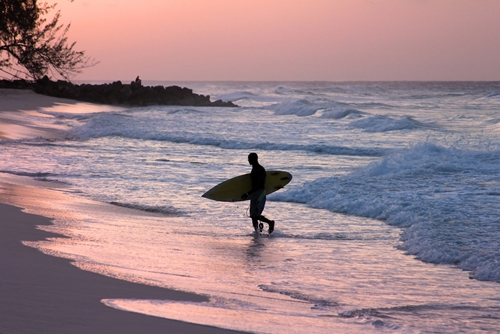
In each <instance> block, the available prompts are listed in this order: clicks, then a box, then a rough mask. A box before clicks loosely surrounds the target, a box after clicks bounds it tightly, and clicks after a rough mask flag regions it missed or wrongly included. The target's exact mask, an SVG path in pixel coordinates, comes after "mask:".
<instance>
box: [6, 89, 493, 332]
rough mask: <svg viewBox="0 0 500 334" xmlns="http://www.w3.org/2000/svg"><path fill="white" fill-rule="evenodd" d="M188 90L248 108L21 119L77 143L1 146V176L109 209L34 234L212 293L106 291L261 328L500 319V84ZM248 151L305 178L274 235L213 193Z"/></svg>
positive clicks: (386, 328) (118, 273)
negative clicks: (56, 235)
mask: <svg viewBox="0 0 500 334" xmlns="http://www.w3.org/2000/svg"><path fill="white" fill-rule="evenodd" d="M145 84H154V85H158V84H164V85H167V84H172V83H167V82H154V83H148V82H145ZM176 84H179V85H181V86H188V87H190V88H193V89H194V91H195V92H196V93H200V94H209V95H211V96H212V100H215V99H219V98H220V99H223V100H231V101H233V102H235V103H236V104H238V105H239V106H240V107H239V108H208V107H179V106H150V107H137V108H126V107H123V108H111V107H107V106H96V105H91V104H86V103H79V104H76V105H58V106H55V107H53V108H45V109H40V110H38V113H30V114H29V115H24V116H23V117H24V121H29V122H31V123H32V124H36V125H38V126H43V127H54V128H57V129H59V130H62V131H64V132H65V134H66V135H65V138H66V139H64V140H55V141H54V140H51V141H47V140H44V139H29V140H15V141H2V142H0V148H1V149H0V156H1V160H0V170H1V171H2V172H3V173H8V174H15V175H21V176H27V177H30V178H33V179H36V180H38V181H42V182H43V184H46V185H47V187H49V188H50V187H56V188H58V189H62V191H64V192H65V193H67V194H69V195H70V196H72V197H74V198H76V199H78V198H80V199H81V202H82V203H84V202H85V203H97V204H93V205H94V206H92V204H89V205H86V206H85V205H83V204H82V206H79V205H78V201H79V200H75V202H73V203H66V204H61V207H60V208H59V210H60V211H65V212H78V215H73V216H72V215H67V214H66V215H60V216H59V218H57V219H56V222H55V223H56V225H55V226H54V227H53V228H51V230H53V231H58V232H61V233H63V234H66V235H69V236H71V239H54V240H51V241H45V242H39V243H32V244H31V245H32V246H35V247H38V248H39V249H41V250H42V251H44V252H46V253H49V254H53V255H57V256H63V257H68V258H71V259H74V260H75V261H76V265H77V266H79V267H80V268H82V269H85V270H91V271H95V272H99V273H102V274H104V275H109V276H112V277H117V278H121V279H126V280H130V281H134V282H140V283H144V284H153V285H159V286H164V287H169V288H174V289H181V290H185V291H192V292H196V293H200V294H204V295H207V296H209V298H210V301H209V302H207V303H201V304H199V303H190V302H185V303H183V302H171V301H167V300H120V299H105V300H103V303H105V304H106V305H108V306H110V307H115V308H118V309H123V310H127V311H133V312H141V313H145V314H150V315H155V316H160V317H165V318H171V319H178V320H183V321H188V322H195V323H200V324H207V325H214V326H220V327H224V328H231V329H238V330H247V331H252V332H258V333H285V332H286V333H304V332H307V333H325V332H332V331H336V332H346V333H347V332H349V333H356V332H360V333H361V332H374V333H378V332H404V333H419V332H448V333H458V332H466V333H470V332H478V331H490V332H495V331H498V328H499V326H500V285H499V282H500V218H499V217H500V201H499V200H500V83H498V82H484V83H477V82H456V83H423V82H418V83H411V82H404V83H401V82H395V83H390V82H384V83H375V82H373V83H362V82H361V83H352V82H351V83H330V82H296V83H287V82H276V83H273V82H264V83H258V82H243V83H239V82H228V83H221V82H219V83H195V82H191V83H176ZM250 152H256V153H258V155H259V160H260V162H261V164H262V165H263V166H264V167H266V169H268V170H285V171H288V172H290V173H292V174H293V180H292V182H291V183H290V184H289V185H288V186H287V187H286V188H285V189H283V190H280V191H278V192H276V193H274V194H272V195H270V196H268V203H267V205H266V208H265V211H264V215H266V216H267V217H269V218H270V219H273V220H275V221H276V229H275V232H274V233H273V234H272V235H271V236H268V235H267V233H266V230H267V227H266V228H265V229H264V232H263V234H262V235H261V236H255V235H254V234H253V231H252V230H253V229H252V225H251V220H250V219H249V218H248V202H237V203H221V202H215V201H210V200H207V199H205V198H202V197H201V195H202V194H203V193H204V192H205V191H207V190H208V189H210V188H211V187H213V186H215V185H216V184H218V183H219V182H222V181H223V180H225V179H228V178H231V177H234V176H237V175H240V174H244V173H248V172H249V171H250V168H251V166H249V165H248V162H247V155H248V153H250ZM87 201H89V202H87ZM99 203H102V204H99ZM54 205H55V204H54ZM100 205H102V206H104V207H106V206H107V207H115V208H120V209H125V208H128V209H134V210H124V211H120V210H111V209H110V210H103V209H102V208H100V209H99V210H92V208H93V207H97V206H100ZM125 212H126V213H125ZM75 217H77V218H75ZM103 298H104V297H103Z"/></svg>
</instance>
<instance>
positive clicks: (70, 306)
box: [0, 203, 238, 334]
mask: <svg viewBox="0 0 500 334" xmlns="http://www.w3.org/2000/svg"><path fill="white" fill-rule="evenodd" d="M0 212H1V216H2V219H1V220H2V221H1V229H2V233H0V259H1V260H0V263H2V276H1V282H2V283H1V284H0V289H1V290H2V291H1V295H2V303H0V332H2V333H15V332H18V333H19V332H28V333H165V332H169V333H221V334H222V333H238V332H236V331H231V330H225V329H221V328H216V327H210V326H203V325H197V324H191V323H185V322H181V321H176V320H170V319H165V318H156V317H152V316H148V315H143V314H139V313H131V312H124V311H120V310H117V309H114V308H111V307H108V306H106V305H104V304H103V303H102V301H101V300H102V299H105V298H113V299H114V298H124V299H168V300H184V301H195V302H203V301H206V300H207V298H206V297H204V296H200V295H195V294H192V293H187V292H182V291H175V290H170V289H166V288H160V287H154V286H148V285H142V284H137V283H132V282H127V281H121V280H118V279H114V278H110V277H106V276H102V275H99V274H96V273H92V272H88V271H84V270H82V269H79V268H77V267H75V266H73V265H71V262H72V261H71V260H68V259H64V258H58V257H53V256H50V255H46V254H43V253H42V252H40V251H39V250H37V249H35V248H32V247H29V246H25V245H23V244H22V242H23V241H40V240H46V239H47V238H54V237H65V236H62V235H58V234H54V233H52V232H47V231H43V230H40V229H37V226H47V225H52V222H51V219H49V218H47V217H43V216H39V215H33V214H28V213H25V212H22V210H21V209H20V208H19V207H16V206H12V205H8V204H4V203H0Z"/></svg>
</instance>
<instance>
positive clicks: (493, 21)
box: [51, 0, 500, 81]
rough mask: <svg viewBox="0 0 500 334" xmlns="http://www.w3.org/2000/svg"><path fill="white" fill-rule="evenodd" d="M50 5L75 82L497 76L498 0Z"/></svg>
mask: <svg viewBox="0 0 500 334" xmlns="http://www.w3.org/2000/svg"><path fill="white" fill-rule="evenodd" d="M53 2H54V1H51V3H53ZM57 2H58V6H57V8H58V9H59V10H61V14H62V18H61V22H62V23H71V29H70V31H69V38H70V41H76V42H77V44H76V49H77V50H86V51H87V53H88V55H90V56H92V57H94V58H95V59H96V60H98V61H99V62H100V63H99V64H98V65H96V66H95V67H93V68H89V69H86V70H84V72H83V73H82V74H80V75H78V76H77V77H75V78H74V79H81V80H132V79H134V78H135V77H136V76H137V75H140V76H141V78H142V79H143V80H195V81H198V80H199V81H202V80H235V81H245V80H249V81H251V80H262V81H264V80H265V81H269V80H272V81H282V80H283V81H288V80H290V81H301V80H308V81H310V80H322V81H323V80H324V81H351V80H370V81H372V80H500V0H75V1H74V2H70V1H66V0H58V1H57Z"/></svg>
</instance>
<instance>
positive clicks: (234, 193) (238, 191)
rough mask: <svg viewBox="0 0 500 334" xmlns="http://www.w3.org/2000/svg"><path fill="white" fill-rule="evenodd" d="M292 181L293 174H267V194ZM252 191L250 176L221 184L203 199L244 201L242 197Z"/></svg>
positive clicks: (271, 172)
mask: <svg viewBox="0 0 500 334" xmlns="http://www.w3.org/2000/svg"><path fill="white" fill-rule="evenodd" d="M291 180H292V174H290V173H288V172H283V171H277V170H272V171H267V172H266V184H265V186H266V194H268V195H269V194H271V193H273V192H275V191H277V190H280V189H281V188H283V187H284V186H286V185H287V184H288V183H290V181H291ZM250 190H252V179H251V178H250V174H245V175H240V176H237V177H233V178H232V179H229V180H226V181H224V182H222V183H219V184H218V185H216V186H215V187H213V188H212V189H210V190H209V191H207V192H206V193H204V194H203V195H201V196H202V197H205V198H208V199H212V200H214V201H221V202H237V201H243V199H241V195H243V194H244V193H246V192H249V191H250Z"/></svg>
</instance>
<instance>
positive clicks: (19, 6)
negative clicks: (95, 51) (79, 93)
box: [0, 0, 96, 80]
mask: <svg viewBox="0 0 500 334" xmlns="http://www.w3.org/2000/svg"><path fill="white" fill-rule="evenodd" d="M55 6H56V4H54V5H49V4H47V3H46V2H43V3H37V0H0V70H1V71H2V72H4V73H7V74H8V75H10V76H12V77H17V78H23V77H24V78H32V79H35V80H38V79H41V78H42V77H43V76H45V75H48V76H49V77H53V76H60V77H63V78H64V79H69V77H70V76H71V75H74V74H76V73H80V72H81V70H82V69H83V68H86V67H90V66H93V65H95V64H96V63H95V61H93V60H92V59H90V58H89V57H87V56H86V55H85V52H84V51H76V50H74V49H73V48H74V46H75V42H73V43H71V44H69V43H68V38H67V37H66V34H67V32H68V29H69V27H70V25H69V24H68V25H67V26H64V25H62V24H61V25H60V24H59V23H58V21H59V18H60V16H61V14H60V12H59V11H57V12H56V13H55V15H54V16H53V18H52V20H50V21H49V20H47V19H46V18H44V16H46V15H47V14H48V13H49V12H50V11H51V10H53V9H54V8H55Z"/></svg>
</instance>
